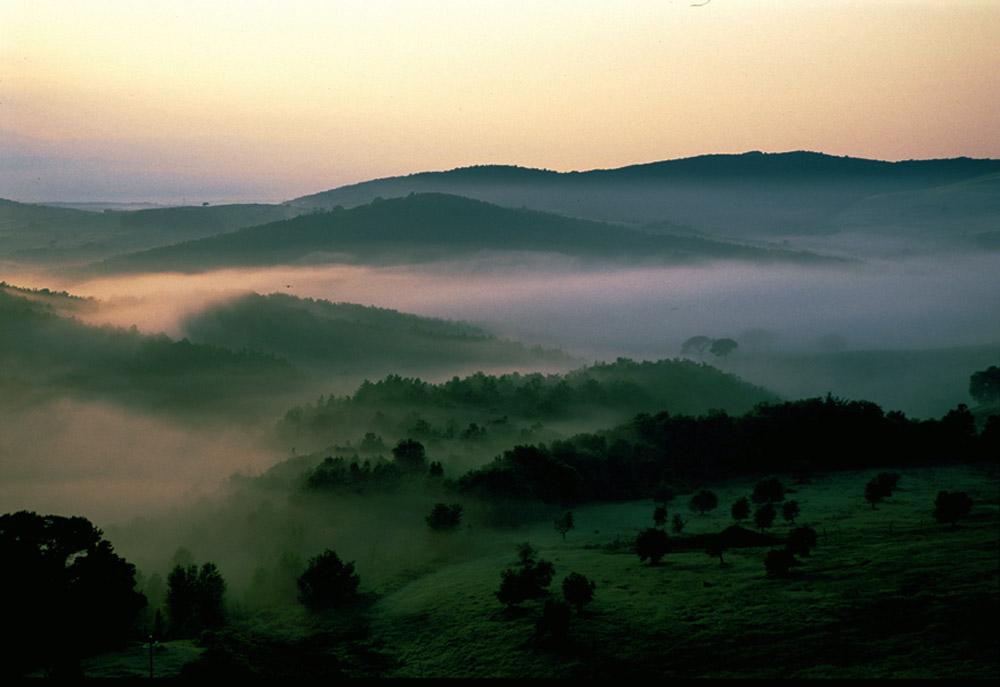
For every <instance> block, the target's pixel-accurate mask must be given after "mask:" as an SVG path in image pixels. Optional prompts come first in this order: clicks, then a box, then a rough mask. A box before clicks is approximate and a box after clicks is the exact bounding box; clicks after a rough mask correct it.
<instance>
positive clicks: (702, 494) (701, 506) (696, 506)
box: [689, 489, 719, 514]
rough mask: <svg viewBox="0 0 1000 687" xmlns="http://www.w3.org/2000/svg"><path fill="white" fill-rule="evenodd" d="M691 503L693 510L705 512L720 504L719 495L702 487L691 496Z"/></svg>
mask: <svg viewBox="0 0 1000 687" xmlns="http://www.w3.org/2000/svg"><path fill="white" fill-rule="evenodd" d="M689 505H690V507H691V510H693V511H698V512H699V513H702V514H704V513H706V512H708V511H710V510H715V507H716V506H718V505H719V497H718V496H716V495H715V492H712V491H709V490H708V489H702V490H700V491H699V492H698V493H697V494H695V495H694V496H692V497H691V503H690V504H689Z"/></svg>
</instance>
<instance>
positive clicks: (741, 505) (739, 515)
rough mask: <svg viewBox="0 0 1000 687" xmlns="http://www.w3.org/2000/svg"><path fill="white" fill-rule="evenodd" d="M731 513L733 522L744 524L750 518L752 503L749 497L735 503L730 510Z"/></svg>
mask: <svg viewBox="0 0 1000 687" xmlns="http://www.w3.org/2000/svg"><path fill="white" fill-rule="evenodd" d="M730 513H732V516H733V520H735V521H737V522H742V521H744V520H746V519H747V518H749V517H750V502H749V501H748V500H747V497H746V496H744V497H743V498H741V499H740V500H739V501H737V502H736V503H734V504H733V507H732V509H731V510H730Z"/></svg>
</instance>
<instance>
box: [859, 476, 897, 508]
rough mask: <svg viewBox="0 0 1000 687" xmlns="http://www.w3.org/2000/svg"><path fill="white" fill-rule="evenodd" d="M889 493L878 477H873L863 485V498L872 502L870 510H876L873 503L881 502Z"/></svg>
mask: <svg viewBox="0 0 1000 687" xmlns="http://www.w3.org/2000/svg"><path fill="white" fill-rule="evenodd" d="M890 493H891V492H890V491H889V490H888V489H887V488H886V486H885V484H884V483H883V482H880V481H879V479H878V477H873V478H872V479H871V480H870V481H869V482H868V484H866V485H865V500H866V501H867V502H868V503H870V504H872V510H876V508H875V504H877V503H882V501H884V500H885V498H886V497H887V496H889V495H890Z"/></svg>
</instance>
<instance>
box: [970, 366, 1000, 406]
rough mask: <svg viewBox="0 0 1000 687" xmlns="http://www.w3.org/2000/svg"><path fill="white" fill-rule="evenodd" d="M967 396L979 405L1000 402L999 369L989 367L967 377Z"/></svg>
mask: <svg viewBox="0 0 1000 687" xmlns="http://www.w3.org/2000/svg"><path fill="white" fill-rule="evenodd" d="M969 395H970V396H972V398H974V399H976V402H977V403H979V404H986V403H994V402H996V401H1000V367H997V366H996V365H990V366H989V367H988V368H986V369H985V370H980V371H979V372H973V373H972V376H970V377H969Z"/></svg>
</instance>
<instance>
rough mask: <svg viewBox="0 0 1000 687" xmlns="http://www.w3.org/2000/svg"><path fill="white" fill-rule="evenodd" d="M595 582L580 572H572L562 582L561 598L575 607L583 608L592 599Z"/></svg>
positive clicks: (595, 586)
mask: <svg viewBox="0 0 1000 687" xmlns="http://www.w3.org/2000/svg"><path fill="white" fill-rule="evenodd" d="M596 588H597V584H596V583H595V582H592V581H591V580H588V579H587V578H586V577H585V576H584V575H581V574H580V573H576V572H572V573H570V574H569V575H567V576H566V579H564V580H563V583H562V592H563V598H564V599H566V601H567V602H568V603H570V604H572V605H573V606H575V607H576V608H578V609H579V608H583V607H584V606H586V605H587V604H589V603H590V602H591V601H593V600H594V590H595V589H596Z"/></svg>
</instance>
